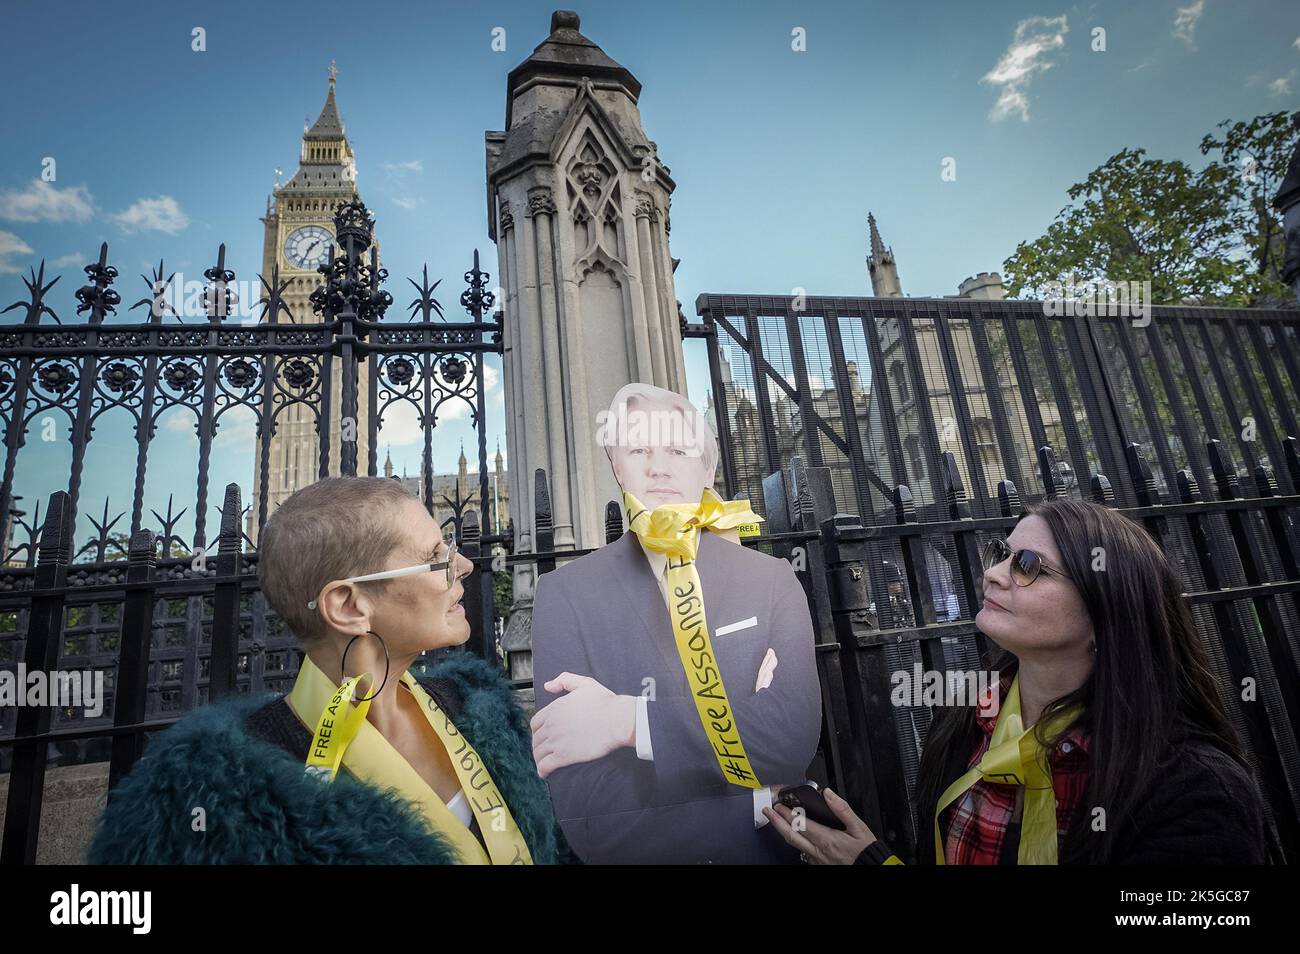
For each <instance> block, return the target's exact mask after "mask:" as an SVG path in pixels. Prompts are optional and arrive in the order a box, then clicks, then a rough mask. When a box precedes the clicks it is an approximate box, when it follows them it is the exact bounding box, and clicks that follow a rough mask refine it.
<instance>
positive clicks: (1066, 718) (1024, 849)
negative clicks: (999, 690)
mask: <svg viewBox="0 0 1300 954" xmlns="http://www.w3.org/2000/svg"><path fill="white" fill-rule="evenodd" d="M1079 712H1080V708H1079V707H1078V706H1072V707H1071V708H1069V709H1065V710H1063V711H1061V712H1058V713H1056V714H1055V715H1053V716H1052V717H1051V718H1050V719H1049V720H1048V722H1047V726H1046V730H1045V735H1046V737H1047V738H1048V739H1054V738H1056V736H1057V735H1058V734H1059V733H1060V732H1061V731H1062V730H1064V729H1065V728H1066V727H1068V726H1069V724H1070V723H1071V722H1073V721H1074V719H1075V717H1076V716H1078V714H1079ZM980 779H983V780H984V781H986V782H991V783H992V784H994V785H1022V786H1024V789H1025V802H1024V817H1023V820H1022V822H1021V826H1020V846H1019V848H1018V849H1017V852H1016V860H1017V863H1019V864H1022V865H1054V864H1056V863H1057V860H1056V852H1057V848H1056V839H1057V834H1056V793H1055V792H1054V791H1053V789H1052V772H1051V767H1050V766H1049V765H1048V762H1047V750H1046V749H1045V748H1044V747H1043V746H1042V744H1041V743H1040V742H1039V741H1038V737H1037V736H1036V735H1035V733H1034V729H1033V726H1030V727H1029V728H1028V729H1026V728H1025V726H1024V719H1023V717H1022V716H1021V713H1020V675H1019V673H1017V674H1016V677H1015V678H1014V679H1013V680H1012V681H1011V688H1010V689H1009V690H1008V691H1007V698H1006V699H1005V700H1004V701H1003V703H1002V706H1001V709H1000V710H999V712H998V721H997V724H996V725H995V726H994V727H993V738H991V739H990V740H989V747H988V751H986V752H985V753H984V755H983V756H981V757H980V760H979V762H978V763H976V765H975V767H974V768H972V769H970V770H969V771H968V772H967V773H966V774H965V775H963V776H961V778H959V779H957V781H955V782H953V783H952V784H951V785H949V786H948V788H947V789H946V790H945V791H944V793H943V795H942V796H941V797H940V799H939V804H938V807H936V808H935V810H934V855H935V863H936V864H943V863H944V853H943V841H942V839H941V838H940V835H939V814H940V812H942V811H943V810H944V809H945V808H947V807H948V806H949V805H951V804H952V803H953V802H955V801H956V800H957V799H958V798H960V797H961V796H962V795H963V794H965V792H966V791H967V789H969V788H970V787H971V786H972V785H974V784H975V783H976V782H978V781H979V780H980Z"/></svg>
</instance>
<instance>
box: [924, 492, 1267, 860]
mask: <svg viewBox="0 0 1300 954" xmlns="http://www.w3.org/2000/svg"><path fill="white" fill-rule="evenodd" d="M1030 514H1035V515H1037V516H1039V517H1041V518H1042V519H1043V520H1045V521H1046V522H1047V525H1048V527H1049V528H1050V530H1051V533H1052V537H1053V539H1054V540H1055V541H1056V546H1057V549H1058V550H1060V552H1061V569H1062V570H1063V571H1064V572H1065V573H1066V574H1067V575H1068V576H1069V578H1070V580H1071V581H1072V582H1073V583H1074V585H1075V586H1076V587H1078V590H1079V593H1080V594H1081V595H1082V598H1083V603H1084V606H1085V607H1086V608H1087V611H1088V617H1089V619H1090V620H1091V621H1092V627H1093V634H1094V636H1095V638H1096V643H1097V654H1096V661H1095V664H1094V666H1093V670H1092V673H1091V674H1090V675H1089V677H1088V679H1087V680H1086V681H1085V682H1084V683H1083V685H1082V686H1080V687H1079V688H1078V689H1076V690H1075V691H1074V692H1071V693H1069V694H1068V695H1065V696H1062V697H1061V698H1059V699H1055V700H1053V701H1052V702H1051V703H1049V704H1048V705H1047V706H1046V707H1045V708H1044V709H1043V712H1042V715H1041V716H1040V717H1039V719H1038V721H1037V722H1036V723H1035V730H1036V731H1038V730H1040V729H1042V728H1043V727H1044V725H1045V724H1046V723H1047V721H1048V718H1049V717H1050V716H1051V715H1052V714H1053V713H1054V712H1056V711H1058V710H1061V709H1065V708H1068V707H1070V706H1072V705H1075V704H1076V703H1077V704H1079V705H1080V706H1081V707H1082V711H1081V713H1080V715H1079V716H1078V717H1077V718H1076V719H1075V720H1074V721H1073V722H1072V723H1071V724H1070V725H1069V726H1066V727H1063V728H1062V730H1061V732H1060V733H1058V735H1057V736H1056V737H1054V738H1044V737H1043V736H1042V735H1041V734H1040V735H1039V741H1040V742H1042V743H1043V745H1045V746H1047V747H1049V748H1050V747H1051V746H1052V745H1054V744H1055V743H1056V742H1057V741H1058V740H1059V739H1060V737H1061V735H1063V734H1064V733H1065V731H1068V729H1069V728H1071V727H1073V726H1076V725H1077V726H1082V727H1083V728H1084V729H1085V730H1086V731H1087V732H1088V733H1089V735H1090V741H1089V747H1088V781H1087V784H1086V788H1085V789H1084V793H1083V798H1082V800H1081V802H1080V806H1079V811H1078V813H1077V814H1076V815H1075V817H1074V818H1073V819H1072V821H1071V824H1070V828H1069V831H1068V833H1067V834H1066V836H1065V840H1064V843H1063V845H1062V846H1061V853H1060V860H1061V861H1062V862H1063V863H1084V864H1107V863H1109V862H1110V861H1111V860H1112V858H1113V857H1114V854H1115V847H1116V836H1117V834H1118V833H1119V832H1120V831H1121V830H1122V829H1123V828H1124V823H1125V822H1126V820H1127V819H1129V818H1131V817H1132V813H1133V808H1134V806H1135V805H1136V804H1137V803H1138V802H1139V801H1140V800H1141V799H1143V798H1144V797H1145V796H1146V794H1147V793H1148V791H1149V789H1150V787H1151V786H1152V785H1153V784H1154V783H1155V781H1156V777H1157V773H1158V770H1159V767H1160V766H1161V765H1162V764H1163V763H1164V762H1165V761H1166V760H1167V758H1168V753H1169V749H1170V747H1171V746H1173V745H1176V744H1177V743H1179V742H1180V741H1182V740H1184V739H1187V738H1189V737H1197V738H1200V739H1202V740H1204V741H1206V742H1208V743H1209V744H1211V745H1213V746H1215V747H1217V748H1219V749H1221V750H1222V751H1224V752H1225V753H1227V754H1228V755H1229V756H1231V757H1232V758H1233V759H1234V760H1236V761H1237V762H1238V763H1240V764H1241V765H1242V766H1243V767H1245V768H1246V770H1247V771H1250V767H1249V765H1247V763H1246V760H1245V757H1244V755H1243V753H1242V750H1241V745H1240V742H1239V740H1238V738H1237V733H1236V732H1235V730H1234V729H1233V727H1232V724H1231V723H1230V722H1229V721H1228V717H1227V714H1226V712H1225V710H1224V707H1223V700H1222V698H1221V696H1220V694H1219V689H1218V686H1217V683H1216V680H1215V678H1214V675H1213V672H1212V670H1211V668H1210V665H1209V661H1208V658H1207V656H1206V654H1205V650H1204V648H1203V647H1202V645H1201V640H1200V636H1199V635H1198V634H1197V631H1196V624H1195V623H1194V622H1193V620H1192V614H1191V611H1190V609H1189V608H1188V604H1187V601H1186V600H1185V599H1184V598H1183V596H1182V586H1181V584H1180V582H1179V579H1178V577H1177V575H1176V574H1175V573H1174V571H1173V569H1172V568H1171V567H1170V565H1169V561H1168V560H1167V559H1166V558H1165V554H1164V552H1163V551H1162V550H1161V549H1160V547H1159V546H1157V545H1156V542H1155V541H1154V540H1153V539H1152V538H1151V536H1150V535H1149V534H1148V533H1147V532H1146V531H1145V530H1144V529H1143V528H1142V527H1141V526H1139V525H1138V524H1136V523H1134V522H1133V521H1131V520H1129V519H1128V518H1127V517H1125V516H1123V515H1122V514H1120V513H1118V512H1116V511H1114V510H1111V509H1110V508H1107V507H1103V506H1101V505H1099V504H1094V503H1088V502H1085V501H1079V500H1073V499H1068V498H1062V499H1058V500H1049V501H1044V502H1042V503H1040V504H1037V505H1035V506H1032V507H1030V508H1028V510H1027V511H1026V514H1025V516H1028V515H1030ZM1021 519H1023V517H1022V518H1021ZM1096 547H1101V548H1102V549H1103V551H1104V555H1105V561H1106V562H1105V570H1104V571H1103V570H1094V569H1092V566H1093V554H1094V549H1095V548H1096ZM986 665H987V666H988V668H989V669H991V670H996V671H998V672H1008V673H1010V672H1014V670H1015V667H1016V665H1017V662H1016V658H1015V656H1013V655H1012V654H1011V653H1007V652H998V653H997V655H996V658H994V659H992V660H990V661H987V662H986ZM975 716H976V709H975V707H974V706H961V707H952V708H941V709H939V710H937V712H936V714H935V717H934V721H933V722H932V723H931V726H930V732H929V736H928V739H927V741H926V745H925V751H924V753H923V754H922V757H921V765H920V769H919V774H918V779H917V797H916V806H917V812H918V821H917V832H918V838H917V852H918V861H920V862H921V863H931V862H933V860H934V854H935V852H934V843H933V838H934V810H935V806H936V805H937V804H938V802H939V798H940V796H941V795H942V794H943V791H944V789H945V788H947V786H948V785H950V784H952V782H953V781H954V780H956V779H957V778H958V776H960V775H961V774H963V773H964V772H965V771H966V769H967V767H968V763H969V761H970V757H971V755H972V754H973V752H974V749H975V746H976V744H977V742H978V740H979V737H980V736H979V733H980V729H979V726H978V724H977V723H976V721H975ZM1096 807H1101V808H1103V809H1104V810H1105V813H1106V815H1105V817H1106V819H1107V821H1108V824H1107V825H1106V826H1105V830H1104V831H1094V830H1093V829H1092V826H1091V825H1090V824H1088V823H1087V822H1088V819H1089V817H1090V813H1091V811H1092V809H1094V808H1096Z"/></svg>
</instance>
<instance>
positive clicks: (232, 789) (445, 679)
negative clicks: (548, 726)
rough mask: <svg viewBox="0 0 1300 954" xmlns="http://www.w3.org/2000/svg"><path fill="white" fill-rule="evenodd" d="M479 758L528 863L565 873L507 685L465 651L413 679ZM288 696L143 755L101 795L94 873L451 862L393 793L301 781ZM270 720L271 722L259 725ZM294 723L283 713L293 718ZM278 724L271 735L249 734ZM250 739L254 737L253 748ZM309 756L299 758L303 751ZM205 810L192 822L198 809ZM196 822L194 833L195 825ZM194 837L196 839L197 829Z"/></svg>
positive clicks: (195, 724) (231, 708) (188, 725)
mask: <svg viewBox="0 0 1300 954" xmlns="http://www.w3.org/2000/svg"><path fill="white" fill-rule="evenodd" d="M412 675H413V676H416V677H417V678H418V679H419V680H420V682H421V685H423V686H424V687H425V688H426V689H427V690H428V689H435V688H436V690H437V691H438V696H439V698H440V700H446V703H445V704H446V707H447V710H448V712H449V714H451V715H452V717H453V719H454V720H455V723H456V727H457V729H459V730H460V731H461V732H462V733H463V734H464V735H465V737H466V738H467V739H469V741H470V743H471V744H472V745H473V746H474V748H475V750H476V751H477V752H478V753H479V755H480V756H482V758H483V761H484V763H485V764H486V765H487V768H488V771H489V772H490V773H491V775H492V778H493V780H494V781H495V782H496V784H497V786H498V787H499V788H500V790H501V793H502V795H503V796H504V797H505V800H506V804H507V805H508V806H509V808H510V812H511V814H512V815H513V816H514V819H515V822H516V823H517V824H518V826H519V830H520V832H521V833H522V834H523V837H524V840H525V841H526V842H527V843H528V848H529V851H530V852H531V854H532V857H533V861H534V863H535V864H566V863H574V862H575V858H574V856H573V854H572V852H571V851H570V850H569V848H568V845H567V844H566V843H565V841H564V836H563V834H562V833H561V832H560V829H559V826H558V825H557V824H556V822H555V817H554V813H553V810H552V808H551V800H550V795H549V793H548V792H547V789H546V783H545V782H544V781H543V780H542V779H541V778H539V777H538V775H537V768H536V766H535V764H534V763H533V754H532V742H531V737H530V734H529V728H528V721H527V719H526V718H525V716H524V713H523V711H522V710H521V709H520V708H519V706H518V704H517V703H516V702H515V700H514V698H513V697H512V695H511V691H510V685H509V682H508V681H507V680H506V679H505V678H504V677H503V676H502V675H501V674H500V673H499V672H498V671H497V670H495V669H494V668H492V667H491V666H490V665H488V664H487V663H486V662H484V661H482V660H480V659H478V658H477V657H475V656H471V655H469V654H468V653H465V652H463V651H460V652H455V653H452V654H450V655H448V656H447V657H446V658H445V659H442V660H440V661H438V662H437V663H434V664H433V665H431V666H430V667H429V668H428V669H427V670H425V671H423V672H421V671H419V670H417V669H415V668H413V669H412ZM283 698H284V697H276V696H271V695H265V696H262V697H261V698H252V699H250V698H247V697H244V696H238V697H235V698H232V699H227V700H223V701H221V702H218V703H215V704H213V705H209V706H205V707H203V708H200V709H197V710H195V711H194V712H191V713H190V714H189V715H187V716H186V717H185V718H183V719H182V720H181V721H179V722H178V723H176V724H175V725H173V726H171V727H169V728H168V729H166V730H165V731H164V732H162V733H161V734H160V735H159V736H158V737H156V738H154V739H153V740H152V741H151V742H150V743H149V745H148V748H147V751H146V754H145V757H144V758H143V759H141V760H140V761H139V762H138V763H137V764H136V765H135V766H134V767H133V769H132V770H131V771H130V772H129V773H128V774H127V776H126V777H125V778H123V779H122V780H121V781H120V782H119V783H118V785H117V787H116V788H115V789H114V790H113V792H112V793H111V794H110V796H109V802H108V807H107V809H106V810H105V812H104V814H103V817H102V818H101V819H100V822H99V827H98V829H97V830H96V833H95V837H94V840H93V842H92V843H91V847H90V851H89V853H88V856H87V860H88V861H89V862H90V863H91V864H454V863H455V854H454V852H453V850H452V849H451V847H450V846H449V845H448V843H447V842H446V841H444V839H443V838H442V837H441V836H439V835H438V834H436V833H434V832H433V831H431V830H430V829H429V828H428V827H427V826H426V825H425V824H424V822H423V816H422V815H421V814H420V812H419V810H418V809H417V808H416V807H415V806H414V805H413V804H412V803H409V802H406V801H405V800H404V799H402V798H401V797H400V796H399V795H398V794H397V792H395V791H393V790H381V789H379V788H376V787H374V786H372V785H369V784H366V783H364V782H361V781H359V780H357V779H355V778H353V777H352V776H350V775H348V774H346V773H344V772H340V773H339V775H338V776H337V777H336V778H335V780H334V781H333V782H332V783H325V782H322V781H320V780H318V779H316V778H312V777H311V776H309V775H307V774H306V773H305V771H304V768H303V761H302V759H301V758H298V757H295V755H294V754H291V751H290V749H292V748H293V746H292V745H290V746H288V747H286V745H285V744H284V743H281V744H276V742H274V741H269V740H268V738H270V737H271V736H274V737H276V738H280V737H286V736H291V737H294V738H296V737H297V734H298V733H301V735H302V740H303V742H304V743H307V744H309V742H310V733H309V732H308V731H307V730H306V729H305V728H304V727H303V726H302V724H301V723H300V722H298V721H297V720H296V718H294V719H292V724H290V723H289V720H287V719H285V718H284V715H283V714H284V713H285V712H288V711H289V710H288V706H287V703H285V702H284V701H283ZM276 712H278V713H280V715H279V716H278V721H277V719H270V720H269V721H268V714H272V713H276ZM290 715H291V712H290ZM268 724H274V725H276V726H278V731H277V732H269V731H268V730H265V729H258V730H257V731H256V732H254V731H253V726H255V725H261V726H265V725H268ZM259 736H260V737H259ZM305 751H306V744H304V745H303V752H304V753H305ZM199 808H201V809H203V811H202V812H201V813H200V812H197V811H195V809H199ZM199 818H202V820H203V824H202V825H200V824H199V822H198V819H199ZM195 828H200V829H204V830H197V831H196V830H195Z"/></svg>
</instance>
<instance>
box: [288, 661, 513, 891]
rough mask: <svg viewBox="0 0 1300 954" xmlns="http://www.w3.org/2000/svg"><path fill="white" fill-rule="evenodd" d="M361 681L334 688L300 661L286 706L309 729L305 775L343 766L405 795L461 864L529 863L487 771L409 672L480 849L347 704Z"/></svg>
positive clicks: (366, 704) (363, 706)
mask: <svg viewBox="0 0 1300 954" xmlns="http://www.w3.org/2000/svg"><path fill="white" fill-rule="evenodd" d="M360 678H361V677H360V676H353V677H351V678H349V679H345V680H344V681H343V685H341V686H336V685H335V684H334V681H333V680H332V679H330V678H329V677H328V676H326V675H325V674H324V673H323V672H321V671H320V669H319V668H318V667H317V666H316V664H315V663H313V662H312V661H311V659H310V657H307V656H304V657H303V661H302V667H301V668H300V669H299V670H298V678H297V680H296V681H295V682H294V684H293V691H292V692H290V693H289V706H290V708H292V709H293V711H294V713H295V714H296V715H297V716H298V718H299V719H300V720H301V721H302V723H303V724H304V725H306V726H315V732H314V734H313V737H312V747H311V749H310V750H309V752H308V754H307V771H309V772H312V773H313V774H316V775H319V776H321V777H322V778H324V779H326V780H332V779H333V778H334V776H335V775H336V774H337V773H338V769H339V764H340V763H342V765H343V766H344V767H345V768H347V769H348V771H349V772H351V774H352V775H354V776H356V777H357V778H359V779H361V780H362V781H365V782H368V783H370V784H372V785H375V786H378V787H380V788H392V789H396V790H397V792H398V794H400V795H401V796H402V797H403V798H405V799H406V800H408V801H411V802H414V803H415V804H416V806H417V807H418V808H419V809H420V812H421V814H422V815H423V816H424V820H425V822H426V823H427V824H428V826H429V828H430V829H432V830H433V831H435V832H437V833H438V834H439V835H441V836H442V837H443V838H444V839H446V841H447V842H448V843H449V844H450V845H451V847H452V848H453V850H454V851H455V853H456V855H457V856H458V860H459V862H460V863H461V864H474V865H487V864H497V865H502V864H525V865H530V864H532V863H533V859H532V855H531V854H530V853H529V851H528V845H527V843H525V841H524V838H523V835H522V834H521V833H520V831H519V827H518V826H517V825H516V824H515V820H514V817H513V816H512V815H511V814H510V809H509V807H507V806H506V803H505V798H504V797H503V796H502V794H501V792H500V790H499V789H498V788H497V786H496V784H495V783H494V782H493V781H492V777H491V775H489V774H488V770H487V766H486V765H485V764H484V763H483V760H482V758H481V757H480V756H479V754H478V753H477V752H475V751H474V747H473V746H472V745H470V743H469V740H468V739H466V738H465V737H464V736H463V735H461V734H460V733H459V732H458V731H457V729H456V726H455V725H453V724H452V721H451V719H450V718H448V717H447V714H446V713H445V712H444V711H443V710H442V708H441V707H439V705H438V703H437V701H436V700H435V699H433V698H432V697H431V696H430V695H429V694H428V693H427V692H425V691H424V687H423V686H421V685H420V684H419V683H418V682H417V681H416V680H415V678H414V677H413V676H411V674H410V673H409V672H404V673H402V677H401V681H402V684H403V685H404V686H405V687H406V689H408V690H410V692H411V694H412V695H413V696H414V697H415V699H416V701H417V702H418V703H419V704H420V711H421V712H422V713H424V717H425V719H427V720H428V722H429V725H430V726H432V727H433V730H434V732H436V733H437V735H438V738H439V739H440V740H441V741H442V744H443V746H445V747H446V750H447V755H448V756H449V757H450V759H451V764H452V767H453V768H454V769H455V771H456V777H457V778H458V779H459V780H460V784H461V789H462V791H463V792H464V795H465V798H466V800H467V801H468V802H469V806H470V809H471V811H473V813H474V817H475V818H476V819H477V820H478V825H479V831H480V832H482V834H483V840H484V842H486V843H487V850H486V851H485V850H484V848H483V845H482V844H480V843H479V840H478V839H477V838H475V837H474V833H473V832H471V831H470V830H469V829H468V828H466V827H465V825H464V824H463V823H462V822H461V820H460V819H459V818H457V817H456V815H455V814H454V813H453V812H452V811H451V809H449V808H448V807H447V806H446V804H445V803H444V802H443V801H442V799H441V798H439V797H438V794H437V792H435V791H434V790H433V789H432V788H430V787H429V784H428V783H427V782H426V781H425V780H424V779H423V778H421V777H420V774H419V773H418V772H417V771H416V770H415V769H414V768H412V767H411V764H410V763H409V762H407V761H406V759H404V758H403V757H402V755H401V753H399V752H398V751H397V749H395V748H393V746H392V743H390V742H389V741H388V740H387V739H385V738H384V736H383V734H382V733H380V731H379V730H378V729H376V728H375V727H374V726H373V725H371V724H370V723H369V722H367V721H366V711H367V710H368V709H369V708H370V701H369V700H363V701H361V702H360V703H358V704H357V705H356V706H353V705H352V704H351V702H350V700H351V698H352V694H353V692H354V691H355V690H356V685H357V682H358V681H359V680H360ZM371 685H373V683H371ZM366 691H367V692H372V691H373V689H371V688H367V690H366ZM399 691H402V690H400V689H399Z"/></svg>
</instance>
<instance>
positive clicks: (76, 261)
mask: <svg viewBox="0 0 1300 954" xmlns="http://www.w3.org/2000/svg"><path fill="white" fill-rule="evenodd" d="M89 264H90V259H88V258H86V256H84V255H82V254H81V253H80V252H69V253H68V254H67V255H60V256H59V257H58V258H56V259H54V261H52V262H50V266H51V267H52V268H70V267H72V266H73V265H89Z"/></svg>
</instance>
